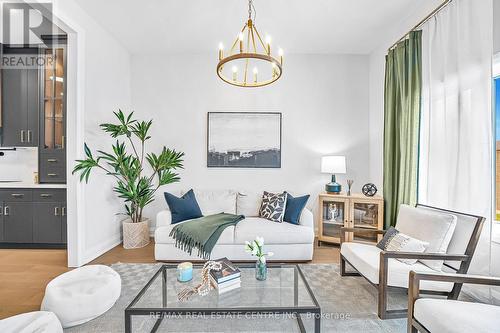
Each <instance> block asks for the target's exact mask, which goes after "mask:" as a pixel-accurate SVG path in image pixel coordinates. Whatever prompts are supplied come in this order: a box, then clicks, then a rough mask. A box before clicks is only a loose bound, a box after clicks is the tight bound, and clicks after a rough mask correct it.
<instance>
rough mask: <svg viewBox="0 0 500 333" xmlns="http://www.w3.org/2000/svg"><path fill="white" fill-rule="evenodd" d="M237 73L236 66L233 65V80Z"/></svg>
mask: <svg viewBox="0 0 500 333" xmlns="http://www.w3.org/2000/svg"><path fill="white" fill-rule="evenodd" d="M237 75H238V67H236V66H233V81H236V78H237Z"/></svg>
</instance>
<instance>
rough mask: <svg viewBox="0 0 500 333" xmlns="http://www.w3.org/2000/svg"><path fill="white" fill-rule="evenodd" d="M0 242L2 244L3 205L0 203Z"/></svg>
mask: <svg viewBox="0 0 500 333" xmlns="http://www.w3.org/2000/svg"><path fill="white" fill-rule="evenodd" d="M0 242H3V203H1V202H0Z"/></svg>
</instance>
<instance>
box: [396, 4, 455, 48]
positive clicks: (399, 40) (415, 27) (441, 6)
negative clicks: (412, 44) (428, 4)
mask: <svg viewBox="0 0 500 333" xmlns="http://www.w3.org/2000/svg"><path fill="white" fill-rule="evenodd" d="M452 1H453V0H445V1H444V2H443V3H442V4H440V5H439V6H438V7H437V8H436V9H434V10H433V11H432V12H431V13H430V14H429V15H427V16H426V17H424V19H423V20H422V21H420V22H418V23H417V25H415V26H414V27H413V28H411V29H410V31H408V32H407V33H406V34H405V35H404V36H402V37H401V38H400V39H398V40H397V41H396V42H395V43H394V44H392V45H391V46H390V47H389V49H388V51H390V50H391V49H393V48H394V47H395V46H396V45H398V43H399V42H401V41H402V40H405V39H406V37H408V35H409V34H410V32H412V31H415V30H417V29H418V28H420V27H421V26H422V25H424V24H425V23H426V22H427V21H429V20H430V19H431V18H433V17H434V16H435V15H436V14H437V13H439V12H440V11H441V9H443V8H444V7H446V6H448V5H449V4H450V2H452Z"/></svg>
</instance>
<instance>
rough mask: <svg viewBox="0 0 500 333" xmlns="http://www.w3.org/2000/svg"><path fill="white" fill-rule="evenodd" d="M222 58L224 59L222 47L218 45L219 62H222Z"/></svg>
mask: <svg viewBox="0 0 500 333" xmlns="http://www.w3.org/2000/svg"><path fill="white" fill-rule="evenodd" d="M222 58H224V45H223V44H222V43H219V60H222Z"/></svg>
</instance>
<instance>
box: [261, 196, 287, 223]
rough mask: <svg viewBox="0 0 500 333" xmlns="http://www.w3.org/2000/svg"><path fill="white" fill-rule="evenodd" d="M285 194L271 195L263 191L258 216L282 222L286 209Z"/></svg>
mask: <svg viewBox="0 0 500 333" xmlns="http://www.w3.org/2000/svg"><path fill="white" fill-rule="evenodd" d="M286 197H287V194H286V192H283V193H271V192H266V191H264V194H262V203H261V205H260V210H259V216H260V217H263V218H265V219H268V220H270V221H274V222H280V223H281V222H283V217H285V208H286Z"/></svg>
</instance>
